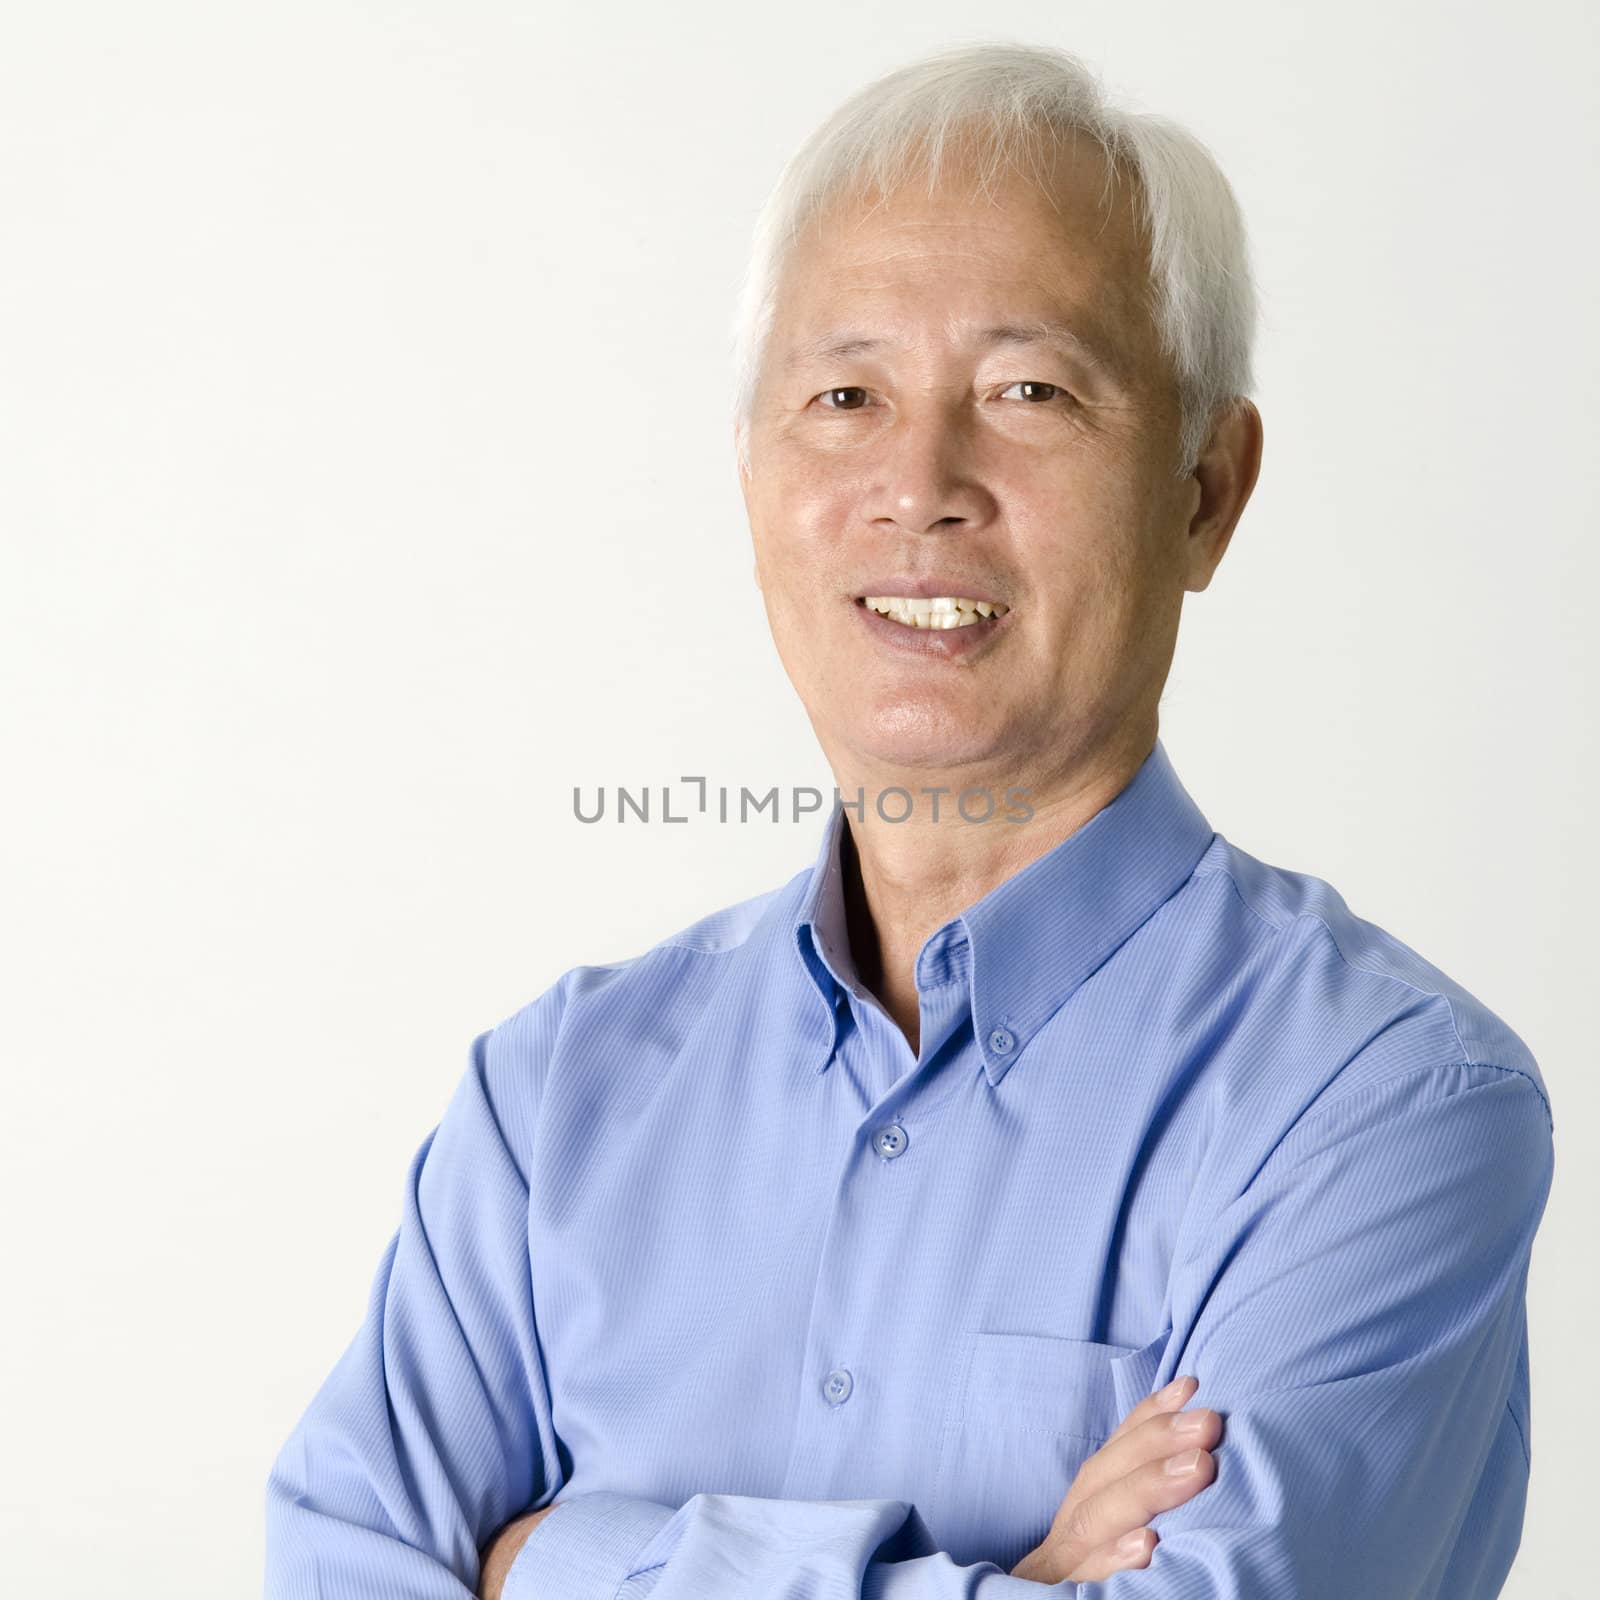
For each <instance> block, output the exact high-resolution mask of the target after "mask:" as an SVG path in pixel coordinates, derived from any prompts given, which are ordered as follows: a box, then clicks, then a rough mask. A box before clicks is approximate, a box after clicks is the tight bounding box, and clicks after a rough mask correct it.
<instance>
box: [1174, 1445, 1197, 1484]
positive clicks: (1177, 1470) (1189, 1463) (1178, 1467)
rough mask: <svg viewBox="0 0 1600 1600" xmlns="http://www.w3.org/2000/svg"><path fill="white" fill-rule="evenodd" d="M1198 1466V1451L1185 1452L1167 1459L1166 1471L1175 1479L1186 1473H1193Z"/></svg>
mask: <svg viewBox="0 0 1600 1600" xmlns="http://www.w3.org/2000/svg"><path fill="white" fill-rule="evenodd" d="M1199 1465H1200V1452H1199V1451H1198V1450H1185V1451H1184V1453H1183V1454H1182V1455H1181V1456H1169V1457H1168V1458H1167V1471H1168V1472H1170V1473H1171V1474H1172V1476H1173V1477H1175V1478H1180V1477H1182V1476H1183V1474H1184V1473H1186V1472H1193V1471H1194V1469H1195V1468H1196V1467H1198V1466H1199Z"/></svg>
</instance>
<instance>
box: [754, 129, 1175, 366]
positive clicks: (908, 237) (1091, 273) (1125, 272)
mask: <svg viewBox="0 0 1600 1600" xmlns="http://www.w3.org/2000/svg"><path fill="white" fill-rule="evenodd" d="M1136 204H1137V196H1136V192H1135V189H1134V183H1133V180H1132V179H1131V178H1130V177H1129V175H1128V174H1127V173H1126V172H1125V171H1121V170H1119V169H1117V168H1116V167H1115V166H1114V165H1113V164H1112V162H1111V161H1110V159H1109V158H1108V157H1107V156H1106V155H1105V154H1104V152H1103V151H1102V150H1101V149H1100V147H1099V146H1098V145H1097V144H1096V143H1095V142H1094V141H1093V140H1091V139H1088V138H1087V137H1081V136H1080V137H1079V138H1077V139H1076V140H1071V139H1066V138H1063V139H1060V140H1055V141H1052V143H1051V144H1050V145H1048V146H1047V147H1046V149H1045V151H1044V152H1042V160H1041V171H1040V174H1039V178H1038V180H1037V181H1036V180H1035V179H1034V178H1033V177H1031V176H1028V175H1025V174H1023V173H1020V172H1017V171H1015V170H1014V169H1007V170H1006V171H1005V172H1004V173H1003V174H1002V175H1001V176H1000V177H998V178H995V179H993V180H991V182H990V184H989V185H988V188H987V190H986V191H980V189H979V187H978V176H977V171H976V168H975V166H974V165H973V162H972V160H971V159H970V158H961V159H958V160H955V161H951V162H949V163H948V164H947V165H946V166H945V168H944V170H943V171H942V172H941V174H940V178H939V182H938V184H937V185H936V187H935V188H934V189H933V190H932V192H931V193H930V192H929V188H928V183H927V180H926V177H925V176H924V175H922V174H916V175H913V176H912V177H910V178H909V179H908V180H907V181H904V182H902V183H901V184H899V185H898V186H897V187H896V188H894V189H893V190H892V191H890V192H889V193H887V194H884V193H881V192H879V191H877V190H875V189H869V188H857V189H853V190H850V191H847V192H846V193H844V194H842V195H840V196H838V197H837V198H835V199H834V200H833V201H831V202H830V203H829V204H828V205H827V206H825V207H824V208H823V209H822V211H821V212H820V214H819V215H818V216H816V217H815V218H813V219H812V220H811V221H810V222H809V224H808V225H807V226H806V228H804V229H803V230H802V232H801V233H800V235H799V237H798V238H797V239H796V241H795V244H794V246H793V248H792V249H791V251H790V253H789V256H788V258H787V260H786V261H785V263H784V267H783V271H782V274H781V276H780V280H779V288H778V296H777V304H776V307H775V318H774V323H773V346H772V347H773V350H774V353H775V354H788V353H790V352H792V351H795V350H798V349H801V348H804V347H805V346H807V345H809V344H813V343H814V342H815V341H816V340H817V339H818V338H819V337H826V335H827V332H828V330H829V329H832V328H834V327H836V326H838V325H840V324H841V323H849V324H851V325H858V324H861V323H862V322H864V321H865V320H868V319H871V320H875V321H879V322H883V321H885V320H886V319H887V320H893V319H894V318H896V317H901V318H910V317H914V316H916V315H917V314H919V313H923V312H926V313H928V314H929V315H930V316H934V317H936V318H937V319H938V320H939V322H940V324H941V325H942V326H948V327H954V326H958V325H963V324H965V323H967V322H969V321H973V320H985V319H986V320H992V321H1011V320H1014V319H1016V318H1018V317H1021V318H1026V319H1036V318H1051V317H1062V318H1065V319H1072V318H1077V319H1079V320H1081V321H1085V322H1092V324H1093V325H1094V327H1095V328H1096V329H1097V330H1100V331H1101V332H1102V333H1103V334H1105V335H1109V336H1111V337H1114V338H1116V339H1117V340H1118V341H1119V342H1120V344H1121V345H1122V347H1123V348H1124V350H1125V351H1126V352H1127V354H1128V355H1129V357H1130V358H1131V359H1133V360H1135V361H1136V362H1137V361H1138V360H1139V359H1141V358H1142V356H1143V355H1144V354H1145V353H1146V352H1147V351H1148V349H1149V348H1150V347H1151V345H1152V342H1153V338H1154V329H1153V325H1152V324H1151V321H1150V314H1149V310H1148V305H1149V299H1148V293H1147V290H1148V284H1149V275H1148V267H1147V256H1146V251H1145V246H1144V242H1143V236H1142V232H1141V229H1140V226H1139V221H1138V215H1137V210H1136Z"/></svg>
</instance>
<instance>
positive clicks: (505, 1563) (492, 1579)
mask: <svg viewBox="0 0 1600 1600" xmlns="http://www.w3.org/2000/svg"><path fill="white" fill-rule="evenodd" d="M554 1510H555V1506H554V1505H548V1506H546V1507H545V1508H544V1509H543V1510H542V1511H530V1512H529V1513H528V1514H527V1516H525V1517H518V1518H517V1520H516V1521H515V1522H508V1523H507V1524H506V1525H505V1527H503V1528H502V1529H501V1530H500V1531H499V1533H497V1534H496V1535H495V1536H494V1538H493V1540H492V1541H491V1542H490V1545H489V1548H488V1549H487V1550H485V1551H484V1552H483V1570H482V1571H481V1572H480V1573H479V1575H478V1593H479V1594H480V1595H481V1596H482V1597H483V1600H500V1591H501V1590H502V1589H503V1588H504V1587H505V1582H506V1574H507V1573H508V1572H510V1570H511V1563H512V1562H513V1561H515V1560H516V1559H517V1552H518V1551H519V1550H520V1549H521V1548H522V1547H523V1545H525V1544H526V1543H527V1542H528V1535H529V1534H530V1533H532V1532H533V1530H534V1529H535V1528H537V1527H538V1526H539V1524H540V1523H541V1522H543V1521H544V1519H545V1518H546V1517H548V1516H549V1515H550V1513H551V1512H552V1511H554Z"/></svg>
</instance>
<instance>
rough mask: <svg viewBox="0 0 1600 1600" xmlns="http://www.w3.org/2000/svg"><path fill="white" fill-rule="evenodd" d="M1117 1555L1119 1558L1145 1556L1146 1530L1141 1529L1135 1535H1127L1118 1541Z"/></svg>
mask: <svg viewBox="0 0 1600 1600" xmlns="http://www.w3.org/2000/svg"><path fill="white" fill-rule="evenodd" d="M1117 1554H1118V1555H1119V1556H1142V1555H1143V1554H1144V1529H1143V1528H1139V1529H1137V1530H1136V1531H1135V1532H1133V1533H1125V1534H1123V1536H1122V1537H1121V1538H1120V1539H1118V1540H1117Z"/></svg>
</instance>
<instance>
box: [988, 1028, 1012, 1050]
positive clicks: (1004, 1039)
mask: <svg viewBox="0 0 1600 1600" xmlns="http://www.w3.org/2000/svg"><path fill="white" fill-rule="evenodd" d="M1016 1043H1017V1040H1016V1035H1015V1034H1012V1033H1009V1032H1007V1031H1006V1029H1004V1028H996V1029H995V1030H994V1032H993V1033H991V1034H990V1035H989V1048H990V1049H991V1050H993V1051H994V1053H995V1054H996V1055H997V1056H1008V1055H1010V1054H1011V1052H1012V1050H1014V1049H1015V1048H1016Z"/></svg>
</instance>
